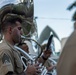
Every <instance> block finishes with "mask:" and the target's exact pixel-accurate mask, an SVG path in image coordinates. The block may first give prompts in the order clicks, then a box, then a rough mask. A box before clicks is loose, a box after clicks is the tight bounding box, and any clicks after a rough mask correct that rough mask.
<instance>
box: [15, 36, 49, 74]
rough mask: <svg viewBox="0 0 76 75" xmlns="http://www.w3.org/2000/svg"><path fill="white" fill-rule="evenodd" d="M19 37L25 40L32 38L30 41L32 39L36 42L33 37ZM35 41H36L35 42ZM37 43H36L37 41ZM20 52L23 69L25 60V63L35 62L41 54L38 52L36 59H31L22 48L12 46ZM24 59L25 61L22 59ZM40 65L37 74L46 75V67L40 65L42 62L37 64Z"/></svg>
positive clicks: (25, 65)
mask: <svg viewBox="0 0 76 75" xmlns="http://www.w3.org/2000/svg"><path fill="white" fill-rule="evenodd" d="M21 38H22V39H25V40H32V41H34V42H36V41H35V40H33V39H30V38H26V37H25V36H21ZM36 43H37V42H36ZM37 44H38V43H37ZM38 45H39V46H40V47H41V45H40V44H38ZM14 47H15V48H16V49H17V50H18V51H19V52H20V53H21V54H22V56H21V61H22V63H23V66H24V68H25V69H24V71H25V70H26V69H27V64H26V63H25V61H27V63H30V64H35V63H36V62H37V59H38V58H39V57H40V55H41V54H42V53H40V54H39V56H37V58H36V59H33V57H31V56H30V55H29V54H28V53H26V52H25V51H24V50H22V49H21V48H19V47H18V46H14ZM24 60H25V61H24ZM39 66H40V67H41V69H40V70H41V73H40V74H39V75H46V74H47V72H48V71H47V69H46V67H45V66H44V65H42V64H40V65H39Z"/></svg>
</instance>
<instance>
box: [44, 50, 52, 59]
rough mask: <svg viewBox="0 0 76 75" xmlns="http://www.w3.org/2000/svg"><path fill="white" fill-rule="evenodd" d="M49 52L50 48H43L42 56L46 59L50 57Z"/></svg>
mask: <svg viewBox="0 0 76 75" xmlns="http://www.w3.org/2000/svg"><path fill="white" fill-rule="evenodd" d="M51 53H52V51H51V50H44V51H43V57H44V58H45V59H48V57H50V55H51Z"/></svg>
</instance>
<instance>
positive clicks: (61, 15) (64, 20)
mask: <svg viewBox="0 0 76 75" xmlns="http://www.w3.org/2000/svg"><path fill="white" fill-rule="evenodd" d="M74 1H75V0H34V16H35V17H38V18H37V19H36V21H37V27H38V35H40V33H41V32H42V30H43V29H44V28H45V27H46V25H48V26H50V27H51V28H52V29H53V30H54V31H55V32H56V33H57V35H58V37H59V38H60V39H62V38H64V37H68V36H69V35H70V34H71V33H72V31H73V24H74V22H73V21H72V20H71V19H72V15H73V13H74V11H75V10H76V9H73V10H71V11H69V10H67V8H68V6H69V5H70V4H72V3H73V2H74Z"/></svg>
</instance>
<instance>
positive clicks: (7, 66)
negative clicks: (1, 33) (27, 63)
mask: <svg viewBox="0 0 76 75" xmlns="http://www.w3.org/2000/svg"><path fill="white" fill-rule="evenodd" d="M9 71H10V72H13V73H14V74H19V73H21V72H23V65H22V62H21V59H20V53H19V52H18V51H17V50H16V49H15V48H14V47H13V46H12V45H10V44H9V43H7V42H6V41H5V40H3V42H2V43H0V75H5V74H7V73H8V72H9Z"/></svg>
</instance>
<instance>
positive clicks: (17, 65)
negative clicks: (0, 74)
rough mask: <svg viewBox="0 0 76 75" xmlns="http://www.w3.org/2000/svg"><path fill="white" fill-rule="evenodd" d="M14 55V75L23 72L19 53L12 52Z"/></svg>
mask: <svg viewBox="0 0 76 75" xmlns="http://www.w3.org/2000/svg"><path fill="white" fill-rule="evenodd" d="M13 54H14V59H15V60H14V63H15V67H14V68H15V72H16V73H21V72H22V71H23V64H22V61H21V59H20V58H21V57H20V53H19V52H18V51H13Z"/></svg>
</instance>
